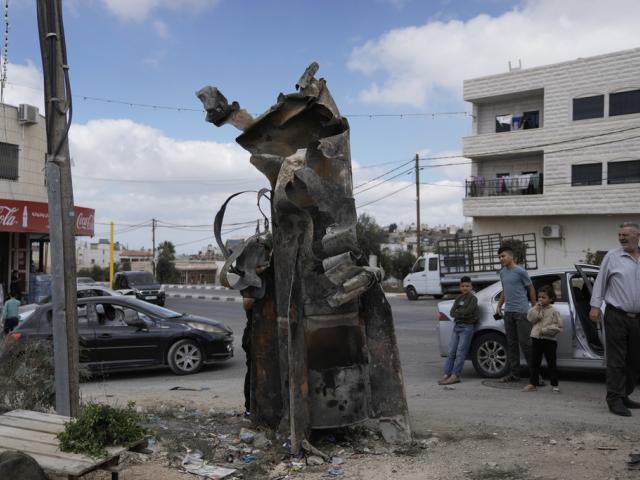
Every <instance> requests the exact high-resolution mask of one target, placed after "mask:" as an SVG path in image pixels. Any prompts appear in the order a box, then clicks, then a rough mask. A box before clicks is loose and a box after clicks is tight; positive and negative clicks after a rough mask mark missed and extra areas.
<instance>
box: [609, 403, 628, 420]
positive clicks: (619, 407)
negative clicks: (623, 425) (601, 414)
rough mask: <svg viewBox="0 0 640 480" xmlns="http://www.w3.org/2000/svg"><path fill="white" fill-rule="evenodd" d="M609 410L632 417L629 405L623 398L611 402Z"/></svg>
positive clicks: (622, 415)
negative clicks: (625, 404) (625, 403)
mask: <svg viewBox="0 0 640 480" xmlns="http://www.w3.org/2000/svg"><path fill="white" fill-rule="evenodd" d="M609 410H610V411H611V413H613V414H615V415H620V416H621V417H630V416H631V412H630V411H629V409H628V408H627V407H625V406H624V404H623V403H622V400H617V401H613V402H611V403H609Z"/></svg>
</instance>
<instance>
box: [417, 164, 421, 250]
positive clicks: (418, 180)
mask: <svg viewBox="0 0 640 480" xmlns="http://www.w3.org/2000/svg"><path fill="white" fill-rule="evenodd" d="M420 230H421V229H420V157H419V156H418V154H417V153H416V240H417V243H418V245H417V247H416V254H417V255H418V258H420V256H421V255H422V240H421V238H420V233H421V232H420Z"/></svg>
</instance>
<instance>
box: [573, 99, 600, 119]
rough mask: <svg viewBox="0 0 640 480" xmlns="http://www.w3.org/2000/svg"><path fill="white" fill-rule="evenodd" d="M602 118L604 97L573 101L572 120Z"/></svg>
mask: <svg viewBox="0 0 640 480" xmlns="http://www.w3.org/2000/svg"><path fill="white" fill-rule="evenodd" d="M601 117H604V95H595V96H593V97H582V98H574V99H573V119H574V120H585V119H587V118H601Z"/></svg>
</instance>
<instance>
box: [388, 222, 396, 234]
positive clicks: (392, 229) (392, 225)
mask: <svg viewBox="0 0 640 480" xmlns="http://www.w3.org/2000/svg"><path fill="white" fill-rule="evenodd" d="M396 230H398V224H397V223H392V224H391V225H389V233H394V232H395V231H396Z"/></svg>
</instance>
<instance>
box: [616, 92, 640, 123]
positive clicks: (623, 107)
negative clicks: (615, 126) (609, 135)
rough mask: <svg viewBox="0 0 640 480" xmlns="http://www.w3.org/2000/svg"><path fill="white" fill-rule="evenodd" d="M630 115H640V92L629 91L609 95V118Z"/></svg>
mask: <svg viewBox="0 0 640 480" xmlns="http://www.w3.org/2000/svg"><path fill="white" fill-rule="evenodd" d="M630 113H640V90H629V91H627V92H619V93H612V94H610V95H609V116H611V117H613V116H615V115H628V114H630Z"/></svg>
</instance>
